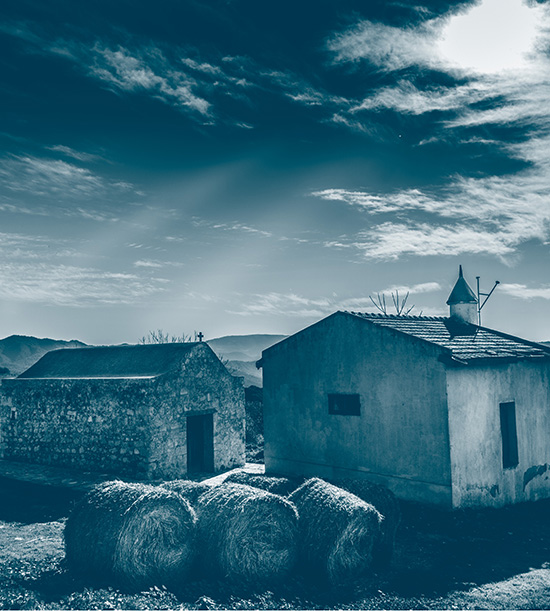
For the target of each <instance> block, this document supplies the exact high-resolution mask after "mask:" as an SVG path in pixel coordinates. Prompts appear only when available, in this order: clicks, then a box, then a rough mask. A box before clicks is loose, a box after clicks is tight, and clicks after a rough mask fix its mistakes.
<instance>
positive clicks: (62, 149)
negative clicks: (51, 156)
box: [46, 144, 107, 163]
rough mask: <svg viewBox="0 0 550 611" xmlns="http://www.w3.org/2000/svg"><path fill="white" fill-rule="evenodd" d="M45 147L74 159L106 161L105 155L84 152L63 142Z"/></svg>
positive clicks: (86, 161)
mask: <svg viewBox="0 0 550 611" xmlns="http://www.w3.org/2000/svg"><path fill="white" fill-rule="evenodd" d="M46 149H47V150H49V151H53V152H54V153H61V154H62V155H65V156H67V157H71V158H72V159H76V160H77V161H83V162H84V163H89V162H95V161H103V162H106V161H107V159H105V157H102V156H101V155H95V154H93V153H86V152H83V151H76V150H75V149H73V148H71V147H70V146H65V145H63V144H54V145H53V146H47V147H46Z"/></svg>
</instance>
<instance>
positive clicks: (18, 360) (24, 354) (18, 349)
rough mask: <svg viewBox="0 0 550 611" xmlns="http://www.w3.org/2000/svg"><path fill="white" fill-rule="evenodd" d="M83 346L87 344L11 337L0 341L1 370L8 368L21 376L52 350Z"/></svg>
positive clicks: (74, 341) (23, 336) (17, 336)
mask: <svg viewBox="0 0 550 611" xmlns="http://www.w3.org/2000/svg"><path fill="white" fill-rule="evenodd" d="M83 346H86V344H84V343H83V342H79V341H78V340H75V339H73V340H70V341H65V340H57V339H48V338H39V337H32V336H28V335H10V336H9V337H6V338H4V339H0V368H1V367H6V368H7V369H9V372H10V374H11V375H19V374H20V373H23V371H25V370H26V369H28V368H29V367H30V366H31V365H34V363H36V361H38V359H39V358H40V357H42V356H43V355H44V354H46V352H49V351H50V350H57V349H58V348H82V347H83ZM0 375H1V374H0Z"/></svg>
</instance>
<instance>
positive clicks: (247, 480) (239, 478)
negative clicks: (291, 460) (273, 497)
mask: <svg viewBox="0 0 550 611" xmlns="http://www.w3.org/2000/svg"><path fill="white" fill-rule="evenodd" d="M225 481H226V482H227V483H233V484H244V485H245V486H252V487H253V488H259V489H260V490H265V491H266V492H271V493H272V494H278V495H280V496H288V495H289V494H292V492H294V490H296V488H298V486H299V485H300V484H301V483H302V482H301V481H300V480H292V479H289V478H287V477H270V476H267V475H259V474H257V473H247V472H246V471H235V472H234V473H231V474H230V475H229V476H228V477H226V478H225Z"/></svg>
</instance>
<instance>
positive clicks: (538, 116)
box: [313, 0, 550, 262]
mask: <svg viewBox="0 0 550 611" xmlns="http://www.w3.org/2000/svg"><path fill="white" fill-rule="evenodd" d="M520 4H521V2H520V0H503V3H500V4H499V3H496V2H495V0H483V1H482V2H481V3H478V5H476V6H477V7H478V8H480V10H481V9H483V11H481V12H477V13H476V11H477V9H476V8H475V7H474V8H472V6H471V5H469V6H467V7H465V8H464V11H463V13H462V14H460V15H447V16H444V17H438V18H436V19H431V20H428V21H425V22H424V23H422V24H421V25H419V26H417V27H413V28H405V29H399V28H394V27H390V26H386V25H384V24H378V23H372V22H364V21H362V22H360V23H358V24H357V25H356V26H354V27H352V28H350V29H348V30H345V31H344V32H342V33H339V34H337V35H334V36H333V37H332V38H331V39H330V40H329V41H328V48H329V50H330V51H331V52H332V53H333V56H334V62H335V63H336V64H341V63H348V62H359V61H365V62H369V63H371V64H372V65H374V66H375V67H376V68H377V69H378V70H379V71H380V72H386V73H388V72H392V71H397V70H403V69H404V68H407V71H408V72H407V78H400V79H399V80H398V81H397V83H396V84H394V85H390V86H388V85H385V86H383V87H380V88H378V89H375V90H374V91H373V92H372V93H371V94H370V95H369V96H368V97H366V98H365V99H364V100H363V101H362V102H361V103H360V104H357V105H356V106H353V107H351V108H350V109H349V112H347V113H345V112H344V113H343V114H342V118H341V122H342V123H345V124H348V126H350V127H353V126H354V125H356V126H357V127H356V129H357V130H359V129H360V126H361V125H365V124H368V123H369V122H371V123H372V121H373V116H375V115H376V113H378V112H379V111H387V110H391V111H394V112H396V113H398V114H399V115H401V116H409V117H415V116H420V115H424V114H427V113H433V112H437V113H439V114H438V115H437V117H436V120H435V121H433V122H432V123H427V122H425V121H424V122H423V123H422V125H423V127H424V133H423V139H422V142H421V144H424V145H429V144H430V143H432V142H435V141H437V140H445V139H448V140H450V141H451V142H452V144H453V146H456V144H457V143H458V144H460V143H462V142H464V143H473V142H476V143H477V144H478V145H479V146H487V147H491V151H492V152H494V150H495V149H496V148H499V149H500V152H501V154H503V155H505V156H507V157H508V158H509V159H513V160H515V161H516V162H520V163H519V164H518V165H520V164H521V165H522V167H521V169H519V170H516V171H515V172H513V173H509V174H502V175H500V176H498V175H493V176H491V175H487V176H480V175H479V174H478V175H476V176H461V175H455V176H452V177H450V178H449V179H448V180H447V182H446V184H443V185H437V186H435V185H434V186H432V187H430V186H423V187H422V188H418V187H414V186H413V187H409V188H405V189H400V190H394V191H390V192H385V193H382V192H378V193H377V192H369V191H363V190H351V189H345V188H339V187H337V188H329V189H323V190H320V191H315V192H313V195H314V196H316V197H320V198H323V199H325V200H330V201H339V202H342V203H345V204H347V205H350V206H353V207H355V208H357V209H359V210H361V211H362V212H363V213H365V214H367V215H368V216H369V217H372V216H380V217H382V218H381V219H380V221H377V222H374V223H372V222H369V223H368V229H367V230H364V231H362V232H359V233H358V234H357V235H355V236H346V237H343V238H342V237H341V238H339V239H336V240H327V242H326V246H328V247H333V248H355V249H358V250H359V251H360V252H361V253H363V254H364V256H366V257H368V258H374V259H385V258H386V259H395V258H399V257H400V256H410V255H416V256H426V255H441V254H447V255H456V254H461V253H477V254H488V255H493V256H497V257H499V258H500V259H501V260H504V261H506V262H510V260H512V259H513V258H514V256H515V255H516V254H517V253H518V251H519V249H520V247H521V245H522V244H524V243H525V242H527V241H529V240H537V241H539V242H542V243H545V244H546V243H548V242H549V241H550V205H549V202H550V158H549V156H548V151H549V150H550V107H549V106H548V100H549V99H550V84H549V83H548V78H547V75H548V74H549V73H550V57H549V56H548V54H547V52H546V49H547V48H548V46H549V45H550V6H549V5H534V4H531V5H529V6H527V5H524V6H520ZM518 11H519V12H518ZM501 12H502V15H500V13H501ZM491 14H492V15H493V17H494V19H493V22H491V26H490V27H491V28H492V30H491V35H492V33H493V30H495V31H498V32H501V26H502V24H501V21H502V19H504V20H506V19H508V21H507V24H508V26H510V24H513V22H514V19H515V20H516V22H517V27H518V41H516V40H515V39H513V40H512V39H511V40H510V41H509V44H510V46H511V48H515V47H514V45H516V43H517V44H518V45H519V46H518V47H517V49H516V52H517V58H516V59H517V60H518V61H517V63H515V64H514V65H513V68H511V69H509V70H508V69H502V67H500V66H499V65H498V62H497V59H498V58H493V59H492V61H493V64H492V65H493V68H492V69H489V67H487V66H485V67H484V68H483V69H481V67H480V66H478V67H476V66H472V65H470V64H469V63H468V62H467V61H466V60H464V59H463V58H462V59H461V57H460V51H459V50H458V49H455V50H454V51H452V52H451V51H450V50H449V49H448V48H447V47H445V45H444V44H443V43H442V41H445V40H447V41H448V40H450V39H451V38H452V36H451V35H454V34H455V32H456V31H458V30H456V31H455V29H454V28H455V27H457V26H456V24H457V20H460V19H462V17H464V18H466V17H468V18H469V19H471V18H472V15H473V17H474V18H475V19H476V20H481V21H479V23H482V22H483V23H485V24H488V23H490V20H489V18H488V15H491ZM510 16H515V17H514V19H512V21H510V19H509V18H510ZM496 17H499V19H496ZM501 17H502V19H501ZM522 19H523V20H524V21H523V22H522V21H521V20H522ZM479 23H478V22H476V21H475V20H474V21H472V22H471V25H472V27H473V26H475V27H477V25H479ZM495 24H496V25H495ZM522 24H523V25H522ZM487 27H489V26H487ZM522 28H523V29H522ZM474 29H475V28H474ZM474 34H475V35H478V34H479V33H478V31H477V30H475V33H474ZM474 34H472V36H474ZM501 34H502V32H501ZM461 35H464V34H463V33H462V34H461ZM519 38H521V41H519ZM501 42H502V44H508V43H506V39H505V38H503V39H502V41H499V44H500V43H501ZM520 42H521V45H520V44H519V43H520ZM472 44H473V43H472ZM495 44H496V43H495ZM442 45H443V46H442ZM526 50H529V53H528V54H527V53H526ZM453 53H454V54H455V55H453ZM489 53H492V51H489ZM412 68H416V69H417V70H416V71H415V70H413V69H412ZM426 69H430V70H437V71H439V72H443V73H446V75H447V76H446V77H445V81H446V82H447V83H448V84H446V85H445V86H443V85H440V86H434V85H433V82H434V79H430V83H431V84H430V85H429V86H426V85H425V83H426V79H422V71H424V70H426ZM449 75H450V76H451V77H452V78H449ZM453 79H454V81H453ZM449 83H450V84H449ZM410 120H412V119H410ZM480 127H481V128H483V132H474V131H473V130H474V129H476V128H480ZM493 128H498V129H499V130H500V131H496V130H495V137H493V138H491V137H490V134H491V131H490V130H491V129H493ZM502 128H513V129H514V135H513V138H507V137H506V136H504V137H503V132H502ZM430 129H431V132H430ZM462 134H465V136H463V135H462ZM365 224H367V223H365Z"/></svg>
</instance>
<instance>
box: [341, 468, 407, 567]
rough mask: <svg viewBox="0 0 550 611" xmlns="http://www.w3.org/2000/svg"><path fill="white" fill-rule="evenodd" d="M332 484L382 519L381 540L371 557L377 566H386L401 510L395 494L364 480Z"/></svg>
mask: <svg viewBox="0 0 550 611" xmlns="http://www.w3.org/2000/svg"><path fill="white" fill-rule="evenodd" d="M332 483H333V484H335V485H336V486H338V487H339V488H343V489H344V490H347V491H348V492H351V493H352V494H355V496H358V497H359V498H360V499H362V500H363V501H365V502H366V503H370V504H371V505H373V506H374V507H376V509H377V510H378V512H379V513H380V514H381V515H382V517H383V518H384V519H383V520H382V524H381V538H380V540H379V541H377V542H376V544H375V547H374V552H373V555H374V561H375V563H376V564H377V565H379V566H387V565H388V564H389V563H390V562H391V558H392V556H393V551H394V547H395V535H396V532H397V528H398V526H399V524H400V523H401V508H400V506H399V501H398V500H397V499H396V497H395V494H393V492H391V490H388V488H386V486H382V485H381V484H375V483H374V482H369V481H368V480H365V479H351V478H350V479H341V480H336V481H333V482H332Z"/></svg>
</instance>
